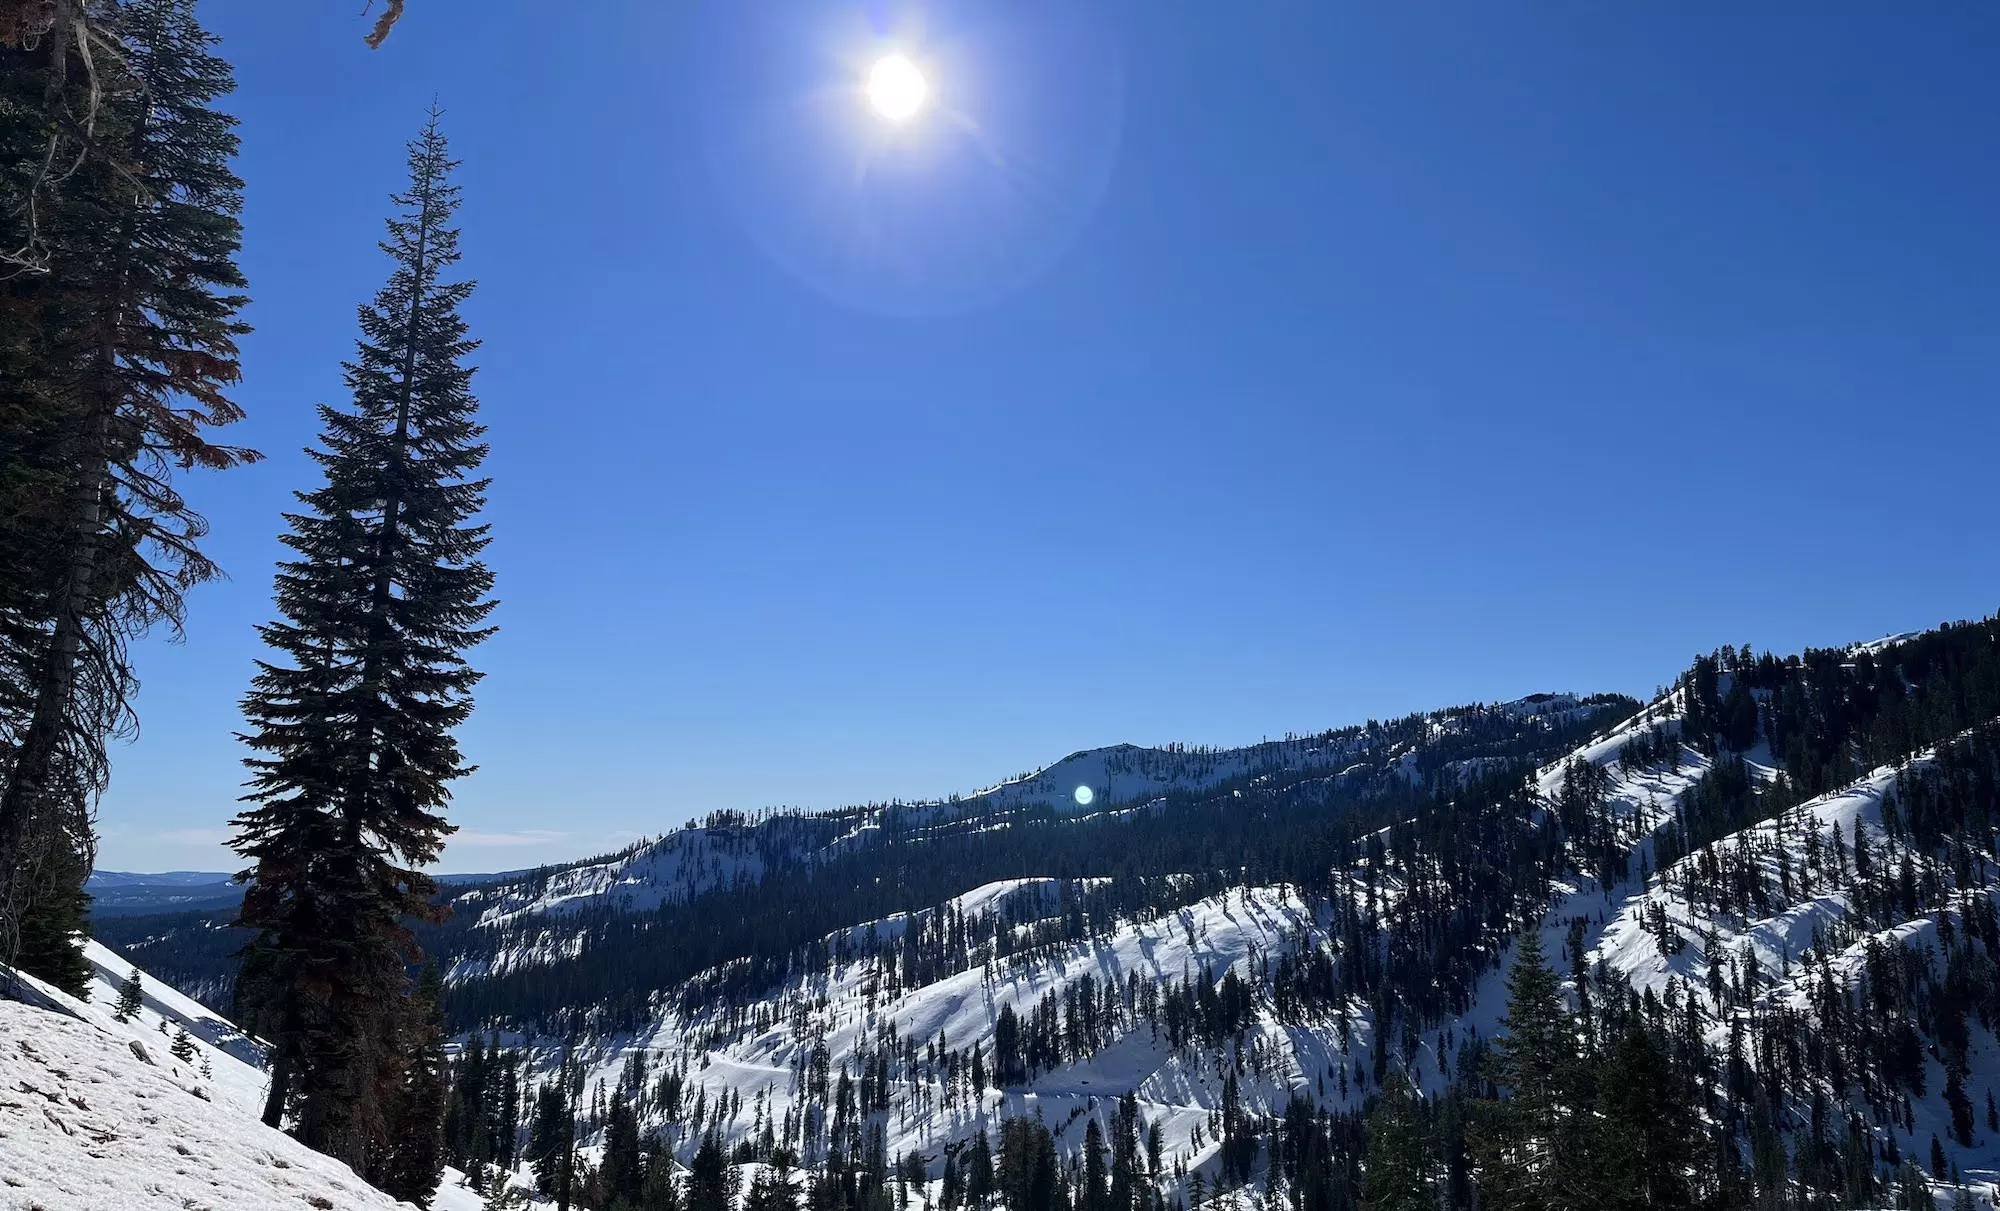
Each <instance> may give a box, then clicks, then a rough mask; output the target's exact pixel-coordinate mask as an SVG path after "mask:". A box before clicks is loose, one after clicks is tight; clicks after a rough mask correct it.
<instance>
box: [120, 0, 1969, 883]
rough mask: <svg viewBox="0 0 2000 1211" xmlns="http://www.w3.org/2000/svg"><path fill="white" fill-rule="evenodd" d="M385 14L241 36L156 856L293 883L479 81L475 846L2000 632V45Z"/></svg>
mask: <svg viewBox="0 0 2000 1211" xmlns="http://www.w3.org/2000/svg"><path fill="white" fill-rule="evenodd" d="M356 8H357V5H356V4H353V3H344V2H342V0H284V2H283V3H277V2H274V0H204V3H203V4H202V13H203V15H204V17H205V19H206V20H207V21H208V23H209V24H210V25H211V27H212V28H214V29H215V30H217V31H218V32H220V33H221V34H222V35H223V36H224V37H225V39H226V41H225V44H224V50H225V53H226V54H228V55H229V56H230V57H231V58H232V59H233V60H234V62H235V63H236V65H237V73H238V79H239V81H240V89H239V91H238V93H237V94H236V95H235V97H234V98H232V107H233V110H234V112H236V113H237V114H239V115H240V116H241V117H242V119H243V123H242V134H243V139H244V146H243V155H242V158H241V162H240V171H241V175H242V176H243V177H244V178H245V180H246V182H247V190H248V201H247V207H246V212H245V223H246V227H247V234H246V241H247V242H246V246H245V251H244V257H243V261H244V267H245V269H246V271H247V273H248V275H249V277H250V280H251V289H252V293H253V295H254V298H255V304H254V307H253V309H252V310H251V313H250V317H249V318H250V319H251V320H252V321H253V322H254V323H255V325H256V328H257V331H256V333H255V334H254V335H253V336H252V337H250V338H249V341H248V343H247V346H246V368H247V379H246V381H245V383H244V384H243V387H242V390H241V392H240V398H241V400H242V402H243V403H244V404H245V405H246V406H247V407H248V408H249V410H250V414H251V419H250V420H249V421H247V422H246V423H244V424H243V425H241V426H240V427H239V428H238V430H237V431H236V432H235V433H233V434H232V436H233V437H235V438H236V439H237V440H240V441H242V442H244V443H246V444H249V445H253V446H256V447H259V448H261V449H262V450H264V451H265V452H266V453H268V454H269V455H270V458H269V460H268V461H266V462H265V463H263V464H261V465H259V466H256V467H253V468H249V469H247V470H243V471H238V472H232V473H230V474H227V475H224V476H216V477H210V478H206V479H201V480H198V481H194V482H193V486H192V494H193V495H194V496H195V498H196V499H197V501H198V502H199V503H200V504H201V505H202V507H203V508H204V509H205V510H206V511H207V513H208V514H209V515H210V517H211V519H212V521H213V523H214V531H215V532H214V536H213V539H212V541H211V545H210V549H211V551H212V552H213V553H214V554H215V555H216V556H217V557H218V558H219V559H220V560H221V562H222V563H223V564H224V565H225V567H226V568H227V570H228V571H229V573H230V575H231V577H232V579H231V580H230V581H229V582H227V583H223V584H217V585H211V586H207V587H204V588H202V589H200V590H199V591H197V592H196V593H195V595H194V599H193V601H192V603H191V621H190V625H189V628H188V638H187V642H186V644H185V645H184V646H181V647H177V648H176V647H169V646H167V645H165V644H160V643H149V644H148V645H146V646H145V647H144V648H142V650H141V651H140V653H139V662H140V673H141V675H142V677H143V679H144V683H145V688H144V690H143V692H142V694H141V697H140V700H139V711H140V715H141V720H142V726H143V734H142V735H141V737H140V738H139V740H138V741H137V742H136V743H134V744H133V745H131V746H129V747H125V748H123V749H121V750H120V751H119V752H118V753H117V754H116V766H115V774H114V781H113V786H112V790H111V792H110V794H109V796H108V797H107V799H106V801H105V803H104V807H103V813H102V816H103V825H104V833H105V837H104V842H103V849H102V857H101V865H103V866H105V867H108V868H120V869H141V870H159V869H166V868H172V867H191V868H202V869H229V868H233V865H234V860H233V858H232V857H231V856H230V855H228V854H227V853H226V852H225V851H224V850H223V849H222V848H221V846H220V842H221V840H222V839H223V838H224V837H225V836H226V821H227V819H228V818H229V816H230V815H231V814H232V813H233V811H234V810H235V804H234V796H235V795H236V794H237V785H238V783H239V781H240V779H241V768H240V766H239V764H238V762H239V759H240V757H241V755H242V754H241V750H240V746H239V745H238V744H237V743H236V742H235V741H234V740H233V739H232V733H233V731H234V730H235V729H236V728H237V726H238V724H239V720H238V716H237V713H236V702H237V699H238V697H239V696H240V695H241V693H242V691H243V689H244V687H245V684H246V682H247V680H248V678H249V675H250V672H251V662H252V660H253V658H254V657H255V656H256V655H257V650H258V648H257V641H256V637H255V635H254V633H253V627H254V626H255V625H256V624H257V623H259V622H261V621H264V620H265V619H267V618H268V617H269V614H270V605H269V600H270V577H271V571H272V563H273V561H274V559H275V558H276V557H277V555H278V553H279V548H278V546H277V543H276V536H277V534H278V532H279V530H280V528H281V522H280V519H279V512H280V510H281V509H284V508H286V507H288V506H289V504H290V503H291V502H290V497H289V493H290V491H291V490H293V489H295V488H300V487H303V486H307V485H308V484H310V483H311V482H312V471H311V469H310V466H309V464H308V463H307V462H306V460H305V459H304V457H303V456H302V455H301V454H300V453H299V451H300V448H301V447H303V446H304V445H306V444H307V443H308V442H309V441H311V440H312V438H313V436H314V428H315V424H314V417H313V413H312V405H313V404H314V403H315V402H316V401H318V400H322V399H328V398H337V396H338V392H339V389H340V366H339V363H340V361H341V359H342V358H343V357H346V356H348V355H349V353H350V351H351V349H352V341H353V336H354V308H355V306H356V304H358V303H359V302H361V301H362V300H363V299H364V298H366V297H367V296H368V295H369V294H370V293H371V292H372V291H373V290H374V289H375V288H376V286H377V285H378V284H379V282H380V281H381V278H382V275H383V274H384V272H385V265H384V262H383V259H382V257H381V256H380V255H379V254H378V253H377V251H376V249H375V246H374V241H375V240H376V239H377V238H378V237H379V235H380V231H381V219H382V216H383V214H384V210H385V201H384V195H386V194H387V193H388V192H389V191H390V190H391V189H393V188H396V187H398V186H399V184H400V183H401V182H400V180H399V176H400V173H401V157H402V143H403V141H404V139H405V138H407V137H408V136H409V135H410V134H412V133H413V132H414V131H415V130H416V129H417V127H418V124H419V123H420V121H421V119H422V116H423V112H424V110H425V109H426V107H427V106H428V105H429V104H430V102H431V100H432V98H433V96H435V97H437V98H438V100H439V102H440V103H441V104H442V105H443V107H444V108H445V110H446V117H445V126H446V129H447V130H448V132H449V134H450V135H451V137H452V139H453V143H454V148H455V150H456V152H457V153H458V154H460V155H461V156H462V157H463V158H464V161H465V166H464V168H463V170H462V173H461V180H462V183H463V184H464V186H465V190H466V204H465V209H464V211H463V212H462V218H463V223H464V230H465V235H464V240H463V247H464V250H465V254H466V262H465V266H464V268H465V271H466V272H467V273H468V274H469V275H470V276H473V277H476V278H477V279H478V280H479V282H480V287H479V290H478V292H477V293H476V295H475V296H474V299H473V301H472V303H471V304H470V306H469V307H468V311H467V314H468V318H469V320H470V322H471V324H472V326H473V329H474V332H475V334H476V335H478V336H479V337H481V338H483V339H484V341H485V347H484V348H483V349H482V350H481V351H480V352H479V354H478V356H477V361H478V364H479V366H480V367H481V369H480V373H479V376H478V379H477V389H478V391H479V394H480V396H481V397H482V399H483V401H484V412H485V416H486V419H487V422H488V423H489V425H490V426H491V441H492V444H493V453H492V456H491V458H490V460H489V461H488V464H487V466H488V470H489V471H490V472H491V474H492V475H493V477H494V487H493V492H492V498H491V505H490V508H489V513H488V518H489V520H490V521H491V522H492V525H493V530H494V535H495V539H494V543H493V546H492V548H491V551H490V557H489V562H490V564H491V566H492V567H493V569H494V571H495V573H496V575H497V576H498V578H499V588H498V596H499V597H500V598H501V600H502V605H501V607H500V609H499V611H498V613H497V615H496V621H497V623H498V624H499V626H500V627H501V631H500V633H499V635H498V637H496V638H495V639H494V640H493V641H492V642H490V643H489V644H488V645H486V646H485V647H484V648H482V649H480V650H479V651H478V653H477V655H476V657H475V660H476V663H477V664H478V666H479V667H481V668H483V669H485V670H487V671H488V673H489V676H488V677H487V679H486V681H485V682H484V684H483V685H482V686H481V687H480V689H479V695H478V697H479V707H478V711H477V713H476V715H475V716H474V718H473V720H472V722H471V723H470V724H469V725H468V726H467V727H466V729H465V731H464V734H463V738H464V742H465V745H466V748H467V750H468V752H469V755H470V756H471V758H472V759H474V760H476V761H477V762H479V764H480V766H481V769H480V771H479V772H478V773H477V774H476V775H474V776H473V777H471V778H469V779H467V780H466V781H464V782H462V783H460V784H459V789H458V797H457V801H456V804H455V806H454V808H453V812H452V814H453V818H454V819H455V820H456V821H457V822H458V823H459V824H460V826H461V827H462V828H463V829H464V832H463V833H462V834H461V836H460V837H459V838H458V839H457V840H455V841H454V842H453V843H452V846H451V848H450V850H449V852H448V854H447V857H446V863H445V866H446V868H447V869H452V870H490V869H504V868H511V867H518V866H527V865H533V864H535V863H537V862H541V861H548V860H555V859H560V858H567V857H573V856H578V855H581V854H585V853H589V852H595V851H598V850H601V849H604V848H607V847H610V846H613V845H616V844H619V843H622V842H623V841H624V840H626V839H629V838H631V837H633V836H635V835H638V834H641V833H651V832H658V831H662V830H664V829H666V828H668V827H671V826H673V825H676V824H679V823H681V822H683V821H685V820H687V819H688V818H689V817H690V816H693V815H696V814H699V813H701V812H705V811H708V810H710V809H713V808H721V807H729V808H758V807H763V806H768V805H779V804H788V805H800V806H811V807H832V806H837V805H841V804H844V803H851V802H856V801H864V800H871V799H888V798H891V797H903V798H916V797H924V796H932V795H940V794H943V793H946V792H949V791H953V790H970V789H974V788H976V787H978V786H981V785H985V784H988V783H991V782H993V781H996V780H998V779H1000V778H1003V777H1007V776H1010V775H1013V774H1015V773H1017V772H1020V771H1021V770H1023V769H1026V768H1029V767H1032V766H1036V765H1039V764H1043V763H1046V762H1048V761H1051V760H1054V759H1056V758H1058V757H1061V756H1062V755H1063V754H1065V753H1067V752H1070V751H1073V750H1076V749H1080V748H1085V747H1090V746H1094V745H1100V744H1109V743H1115V742H1119V741H1132V742H1136V743H1157V742H1162V741H1168V740H1186V741H1192V742H1206V743H1216V744H1228V743H1240V742H1247V741H1254V740H1257V739H1259V738H1260V737H1263V736H1266V735H1270V736H1276V735H1279V734H1281V733H1284V732H1286V731H1307V730H1316V729H1319V728H1323V727H1328V726H1333V725H1338V724H1344V723H1350V722H1359V721H1361V720H1363V719H1366V718H1368V717H1370V716H1378V717H1379V716H1388V715H1395V714H1400V713H1403V712H1406V711H1410V710H1415V709H1421V708H1428V707H1435V706H1443V705H1447V704H1451V703H1458V702H1464V701H1471V700H1491V699H1498V698H1506V697H1513V696H1516V695H1520V694H1525V693H1529V692H1533V691H1536V690H1555V689H1574V690H1578V691H1594V690H1622V691H1627V692H1631V693H1646V692H1650V691H1651V690H1652V689H1653V688H1654V687H1655V686H1656V685H1658V684H1659V683H1661V682H1663V681H1666V680H1668V679H1670V678H1671V677H1672V676H1673V675H1674V674H1675V672H1676V671H1677V670H1678V669H1680V668H1682V667H1684V665H1685V663H1686V661H1687V659H1688V658H1689V657H1690V656H1691V655H1692V654H1693V653H1695V652H1696V651H1706V650H1709V649H1712V648H1714V647H1717V646H1719V645H1721V644H1723V643H1736V644H1741V643H1744V642H1753V643H1755V644H1756V645H1758V646H1759V647H1769V648H1772V649H1776V650H1780V651H1786V650H1793V649H1796V648H1799V647H1801V646H1804V645H1809V644H1830V643H1838V642H1844V641H1847V640H1851V639H1860V638H1869V637H1873V636H1877V635H1881V634H1884V633H1887V632H1890V631H1896V630H1905V629H1912V628H1917V627H1923V626H1928V625H1931V624H1934V623H1936V622H1938V621H1940V620H1942V619H1948V618H1960V617H1968V616H1980V615H1985V614H1988V613H1991V612H1992V611H1993V610H1994V609H1995V608H1996V606H2000V526H1996V522H2000V497H1996V487H1997V486H2000V476H1996V474H1995V465H1996V451H2000V157H1996V156H1995V155H1994V142H1993V140H1994V133H1995V129H1996V123H2000V72H1995V71H1994V68H1993V65H1994V64H1995V63H1996V62H2000V8H1996V7H1995V6H1992V5H1987V4H1976V3H1969V2H1968V3H1945V4H1937V5H1925V6H1920V7H1919V8H1910V7H1908V6H1891V5H1882V4H1879V3H1859V4H1813V5H1797V4H1792V5H1739V6H1718V5H1705V6H1692V7H1691V6H1688V5H1681V4H1669V3H1619V4H1582V3H1538V4H1484V5H1426V4H1331V3H1325V2H1324V0H1301V2H1298V3H1278V2H1277V0H1271V2H1269V3H1257V4H1251V5H1218V4H1192V3H1186V4H1176V3H1155V2H1151V0H1144V2H1142V0H1128V2H1125V3H1116V4H1110V3H1107V4H1093V3H1089V2H1087V0H1040V2H1039V3H1036V2H1030V0H1008V2H1007V3H1000V2H999V0H991V2H988V3H983V4H937V5H921V6H894V5H883V4H874V5H869V4H845V3H832V2H827V3H817V4H804V3H792V4H784V3H778V2H776V0H773V2H771V3H758V4H748V3H744V4H738V3H734V2H733V0H732V2H731V3H728V4H720V3H711V4H706V5H701V4H695V3H692V2H689V3H678V2H677V3H664V2H661V0H573V2H572V3H568V4H559V5H550V4H547V3H541V2H535V3H529V2H527V0H507V2H501V0H410V2H409V11H408V15H407V16H406V17H405V18H404V20H403V23H402V25H401V26H400V27H398V28H397V30H396V31H395V34H394V36H393V37H392V39H391V40H390V42H389V44H388V45H387V46H386V47H385V48H384V49H383V50H382V51H380V52H374V53H371V52H369V51H368V50H366V49H365V48H364V47H363V46H362V45H361V43H360V36H361V34H362V32H363V31H364V29H365V22H364V20H363V19H362V18H360V17H358V16H357V15H356V13H355V10H356ZM890 48H895V49H901V50H903V51H905V52H906V53H908V54H909V55H910V57H911V58H912V59H913V60H915V61H916V62H917V63H918V64H919V65H920V66H923V67H924V68H926V69H927V70H928V72H929V74H930V77H931V84H932V88H933V96H932V104H931V106H930V107H929V108H928V109H927V110H926V111H924V112H923V113H921V114H920V115H919V116H918V118H917V119H916V120H915V121H913V122H911V123H909V124H908V125H906V126H903V127H897V128H893V129H891V128H888V127H886V126H885V125H883V124H882V123H880V122H879V120H877V119H875V118H874V117H873V116H871V115H870V114H869V113H867V112H866V110H865V109H864V108H863V106H862V104H861V102H860V100H859V99H858V97H859V91H858V90H859V82H860V79H861V76H862V73H863V72H864V71H865V70H866V69H867V66H868V64H869V63H870V62H871V61H872V59H873V57H874V56H875V55H876V54H878V53H881V52H882V51H884V50H887V49H890Z"/></svg>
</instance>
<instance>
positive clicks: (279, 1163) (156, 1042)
mask: <svg viewBox="0 0 2000 1211" xmlns="http://www.w3.org/2000/svg"><path fill="white" fill-rule="evenodd" d="M87 957H88V958H89V960H90V963H91V966H92V967H93V969H94V974H93V978H92V981H91V996H90V999H89V1000H88V1001H79V1000H77V999H75V998H73V997H69V996H67V995H65V994H63V993H61V992H59V991H56V990H55V989H53V988H50V987H48V986H47V985H45V984H43V983H41V982H40V981H38V980H35V979H33V978H32V977H27V976H21V975H19V974H17V973H14V972H12V971H9V970H7V969H5V968H0V1209H4V1211H30V1209H31V1208H32V1209H39V1211H140V1209H144V1211H156V1209H158V1211H165V1209H167V1208H176V1209H179V1208H208V1209H210V1211H264V1209H266V1208H287V1207H298V1208H321V1209H330V1208H341V1209H342V1211H345V1209H347V1208H357V1209H366V1208H373V1207H381V1208H391V1207H404V1208H407V1207H408V1206H409V1204H408V1203H401V1202H397V1201H396V1200H394V1199H392V1198H390V1197H389V1196H387V1195H385V1194H383V1193H382V1192H380V1191H379V1190H376V1189H375V1188H373V1187H372V1186H370V1185H368V1184H367V1183H366V1182H364V1181H362V1180H361V1179H359V1178H357V1177H356V1176H355V1175H354V1173H353V1171H352V1170H350V1169H348V1168H347V1166H345V1165H343V1164H341V1163H340V1162H339V1161H336V1160H333V1159H332V1158H330V1157H326V1156H322V1155H320V1154H319V1153H317V1152H314V1151H313V1150H312V1149H310V1148H307V1147H306V1146H305V1145H303V1144H301V1143H299V1142H298V1141H296V1140H294V1139H292V1138H291V1137H290V1136H288V1135H286V1134H284V1133H283V1132H280V1131H273V1130H272V1129H270V1128H269V1127H266V1126H265V1125H264V1124H263V1123H262V1122H261V1121H259V1119H258V1114H259V1113H260V1112H261V1111H262V1109H263V1100H264V1092H265V1082H264V1074H263V1072H262V1071H261V1069H260V1068H259V1067H258V1066H257V1065H258V1064H259V1063H260V1062H261V1058H262V1051H263V1048H262V1045H261V1044H260V1043H258V1042H257V1041H256V1040H254V1039H251V1038H249V1037H248V1036H246V1035H244V1034H243V1032H242V1031H240V1030H238V1029H236V1027H235V1026H234V1025H233V1024H232V1023H230V1022H227V1021H225V1020H223V1019H222V1018H220V1017H218V1016H217V1015H215V1014H214V1013H213V1012H211V1011H209V1010H208V1009H206V1008H204V1007H203V1006H201V1005H200V1004H198V1003H196V1002H194V1001H192V1000H189V999H188V998H187V997H184V996H182V995H181V994H179V993H177V992H175V991H173V990H172V989H171V988H168V987H167V986H166V985H165V984H163V983H161V982H160V981H158V980H154V979H149V978H147V977H146V976H145V975H144V973H143V972H142V973H141V981H142V984H143V986H144V988H145V994H146V1003H145V1007H144V1008H143V1009H142V1010H141V1011H140V1012H139V1013H138V1014H137V1015H136V1016H135V1017H134V1018H133V1019H132V1020H131V1021H129V1022H119V1021H116V1020H114V1019H113V1017H112V1016H111V1015H112V1009H113V1008H114V1006H115V1005H116V1004H117V999H118V988H119V986H120V985H121V984H123V983H124V980H125V977H126V974H127V973H128V972H129V971H130V970H131V965H130V964H128V963H126V962H125V961H124V960H122V959H120V958H118V956H116V955H114V954H112V953H111V952H110V951H109V950H107V949H106V948H105V947H103V946H101V945H99V944H98V943H96V942H91V943H89V946H88V951H87ZM8 993H11V994H12V995H14V996H17V997H21V998H24V999H23V1000H10V999H5V994H8ZM183 1026H184V1027H186V1029H187V1031H188V1034H189V1036H190V1037H191V1038H192V1039H193V1040H194V1042H195V1057H194V1060H193V1061H192V1062H191V1063H188V1064H183V1063H180V1062H179V1061H177V1060H175V1059H174V1058H173V1056H172V1055H171V1054H170V1052H169V1050H168V1048H169V1047H170V1045H171V1043H172V1035H173V1033H174V1031H175V1029H176V1028H178V1027H183ZM458 1180H459V1175H458V1174H456V1173H451V1172H447V1174H446V1181H445V1185H444V1186H443V1187H441V1188H440V1189H439V1191H438V1195H437V1198H436V1199H435V1200H434V1201H433V1202H432V1204H431V1205H432V1207H433V1208H434V1209H436V1211H479V1209H480V1208H481V1207H482V1206H483V1202H482V1200H481V1199H480V1198H479V1197H478V1196H476V1195H474V1194H473V1193H472V1192H471V1191H470V1190H467V1189H464V1188H462V1187H460V1186H458V1185H457V1184H456V1183H457V1181H458Z"/></svg>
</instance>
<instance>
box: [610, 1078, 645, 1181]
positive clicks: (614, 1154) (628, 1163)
mask: <svg viewBox="0 0 2000 1211" xmlns="http://www.w3.org/2000/svg"><path fill="white" fill-rule="evenodd" d="M599 1172H600V1175H601V1178H602V1180H603V1182H604V1192H605V1194H606V1195H607V1196H609V1198H610V1200H611V1205H612V1206H614V1207H618V1208H621V1209H623V1208H632V1207H637V1206H638V1205H639V1197H640V1192H641V1187H642V1185H643V1184H644V1174H643V1173H642V1171H641V1169H640V1164H639V1119H638V1116H637V1115H635V1114H633V1113H632V1107H631V1104H630V1103H628V1102H627V1101H626V1100H625V1095H624V1094H623V1093H620V1094H619V1095H618V1096H616V1097H614V1098H612V1099H611V1117H610V1120H609V1122H608V1123H607V1124H606V1126H605V1129H604V1160H603V1162H602V1164H601V1165H600V1167H599Z"/></svg>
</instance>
